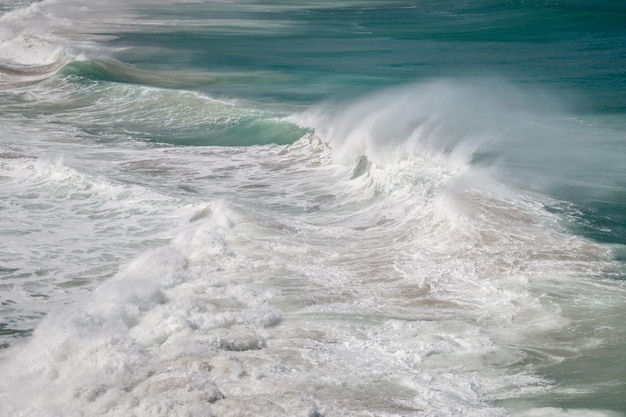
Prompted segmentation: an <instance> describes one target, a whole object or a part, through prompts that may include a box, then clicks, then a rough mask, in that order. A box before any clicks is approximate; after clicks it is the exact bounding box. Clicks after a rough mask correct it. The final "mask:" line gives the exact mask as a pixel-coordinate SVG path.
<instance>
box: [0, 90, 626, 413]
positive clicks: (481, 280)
mask: <svg viewBox="0 0 626 417" xmlns="http://www.w3.org/2000/svg"><path fill="white" fill-rule="evenodd" d="M387 99H388V101H387V102H385V101H384V100H383V101H382V103H386V106H381V101H380V98H378V99H377V100H378V102H377V103H375V104H374V105H372V104H371V103H368V102H364V103H357V104H356V105H355V106H352V107H350V106H347V107H346V111H345V113H336V114H335V115H336V116H335V119H331V120H330V122H329V121H328V118H322V119H311V117H316V116H306V117H308V119H306V120H308V121H309V122H310V121H311V120H314V121H315V120H319V122H316V123H327V124H325V125H324V126H327V128H324V129H321V128H316V129H315V130H314V131H312V132H311V133H309V134H307V135H305V136H304V137H303V138H301V139H300V140H299V141H297V142H295V143H294V144H292V145H281V146H278V145H267V146H257V147H233V148H221V147H205V148H193V147H189V148H168V147H152V148H151V147H145V148H141V147H135V148H129V149H126V150H125V149H124V148H120V149H118V150H117V151H116V152H117V153H116V155H115V159H116V160H117V161H118V164H117V165H116V168H114V169H113V168H112V167H111V166H109V167H108V168H106V170H105V172H107V175H108V176H110V177H113V178H117V181H130V180H131V179H132V181H134V182H135V183H143V182H145V184H150V183H153V181H150V180H149V178H150V177H152V176H153V175H155V173H159V176H160V178H161V179H162V181H161V183H160V184H158V185H156V186H155V185H154V184H153V185H152V186H151V188H152V191H151V193H155V194H154V196H153V197H152V199H151V201H150V202H149V203H148V206H150V205H155V207H157V206H161V205H163V209H162V210H163V211H154V212H144V213H142V212H140V211H137V208H138V207H141V206H144V205H145V204H146V203H145V202H144V201H141V199H139V200H137V201H133V200H128V198H129V196H130V195H132V194H130V195H128V194H125V196H126V197H124V199H123V201H120V202H119V204H121V205H120V206H119V207H116V205H117V204H118V203H115V202H112V203H113V206H112V207H111V210H112V211H111V213H110V214H111V216H112V219H113V220H115V218H116V217H117V218H119V220H120V221H122V222H126V223H125V225H124V223H120V225H119V227H120V228H121V229H122V230H123V228H124V227H126V228H128V227H129V225H131V224H134V223H135V222H136V221H139V222H145V221H147V220H148V219H150V218H152V216H153V214H154V215H156V216H157V217H154V220H155V221H156V220H157V219H158V217H159V216H163V215H166V218H167V213H170V214H169V215H171V216H173V217H171V218H170V220H169V221H168V222H170V224H171V221H172V220H174V223H175V224H177V225H175V226H173V227H170V228H166V229H163V230H164V231H166V232H167V233H172V236H173V238H172V239H171V240H170V241H169V243H165V242H164V243H158V242H155V244H153V245H150V244H148V246H152V249H142V250H143V253H142V254H140V255H139V256H138V257H136V259H135V260H133V261H130V262H128V263H126V264H125V265H124V266H122V267H121V268H120V270H119V272H118V273H117V274H116V275H115V276H114V277H112V278H110V279H108V280H106V281H105V282H103V283H101V284H99V285H97V287H96V288H95V290H93V291H90V292H89V293H87V294H85V295H84V296H78V295H76V296H75V298H74V300H73V301H72V302H71V303H68V304H67V305H65V306H57V307H56V308H54V311H51V312H50V314H49V315H48V317H46V318H45V319H44V320H42V321H41V323H40V324H39V326H38V327H37V329H36V330H35V332H34V334H33V336H32V337H31V338H30V339H29V340H28V341H27V344H25V345H22V344H17V345H15V346H14V347H12V348H9V349H6V350H4V351H3V361H2V363H1V365H0V366H2V373H3V375H7V378H5V379H4V380H3V381H2V382H1V383H0V384H2V385H0V393H1V394H0V402H1V403H2V411H1V413H4V414H3V415H7V416H9V415H10V416H25V415H43V416H57V415H63V416H71V415H76V416H83V415H85V416H87V415H102V416H126V415H137V416H178V415H180V416H183V415H184V416H196V415H197V416H200V415H217V416H230V415H232V416H243V415H250V416H251V415H275V416H277V415H285V416H287V415H309V416H314V415H354V416H365V415H390V416H391V415H416V416H418V415H419V416H422V415H423V416H430V415H433V416H434V415H437V416H442V415H443V416H461V415H463V416H472V415H475V416H504V415H508V414H509V411H507V409H505V408H503V407H502V406H498V405H496V404H497V403H498V402H499V401H505V400H510V399H515V398H516V397H519V396H522V397H523V396H525V395H531V394H538V393H542V392H550V390H556V392H558V389H559V387H558V386H553V382H552V381H550V380H548V379H546V378H544V377H542V376H541V375H540V373H538V372H537V369H538V367H539V366H540V365H544V364H550V363H559V362H562V361H567V360H570V359H572V358H576V357H578V356H581V355H584V354H585V352H591V351H593V349H596V348H597V347H598V346H601V345H602V344H603V343H604V338H605V337H606V335H607V334H609V333H611V332H615V331H617V329H618V328H619V326H620V323H621V319H622V318H621V317H620V316H619V315H615V314H612V315H611V314H609V313H610V312H612V311H615V308H616V306H618V305H620V304H621V303H623V300H624V295H626V294H625V293H624V288H623V286H621V285H619V283H616V282H615V281H609V280H605V279H604V278H603V276H606V275H607V274H610V272H611V271H612V269H614V268H616V266H615V265H614V262H613V260H612V253H611V251H610V249H609V248H608V247H605V246H602V245H598V244H594V243H592V242H589V241H586V240H585V239H583V238H580V237H576V236H574V235H572V234H570V233H569V232H568V231H567V230H565V229H564V227H563V225H562V224H561V221H560V218H559V217H558V216H557V215H556V214H553V213H551V212H550V211H548V210H546V207H547V205H549V204H551V203H553V202H551V201H550V199H549V198H548V197H546V196H540V195H536V194H533V193H528V192H521V191H519V190H516V189H514V188H511V187H510V186H507V185H505V184H502V183H500V182H498V181H497V180H496V179H494V178H493V177H492V176H491V175H490V171H489V170H485V169H476V168H474V167H472V165H471V163H470V160H471V154H472V153H471V152H465V151H463V152H459V151H456V150H457V149H468V148H465V147H464V141H466V140H468V139H466V138H464V137H463V135H462V134H461V132H462V131H461V130H454V129H455V128H456V127H457V126H465V125H467V123H469V121H468V122H467V123H463V122H458V121H457V122H454V123H452V124H451V126H452V128H451V129H452V131H453V132H456V134H457V136H454V135H450V130H449V129H448V130H446V129H434V128H430V127H429V128H428V129H427V131H428V135H426V136H420V135H419V134H418V133H419V132H423V130H420V128H421V126H422V124H421V123H422V120H423V119H422V118H421V117H415V116H414V113H410V117H407V116H406V113H402V112H393V111H386V110H385V111H384V112H383V113H382V114H383V115H382V116H380V117H379V118H374V119H372V118H370V117H365V116H368V114H369V113H367V112H368V111H370V110H369V109H377V108H385V109H391V110H393V109H394V106H395V105H396V103H397V100H396V99H397V96H396V95H395V94H393V93H392V94H388V96H387ZM365 100H368V98H366V99H365ZM414 100H419V99H418V98H414ZM363 108H365V109H367V111H366V112H365V113H360V114H359V112H361V109H363ZM403 108H406V102H405V103H404V104H403ZM414 108H417V109H423V108H425V107H423V108H422V107H420V106H416V107H414ZM317 114H319V113H317ZM346 115H347V116H346ZM298 117H299V118H302V117H304V116H298ZM394 117H397V118H398V119H397V120H394ZM435 120H436V121H441V120H443V119H442V118H441V117H439V116H438V118H435ZM381 123H382V124H381ZM303 124H304V123H303ZM311 125H313V123H311ZM329 132H330V133H329ZM384 132H389V134H390V135H393V141H392V142H393V143H395V147H394V146H391V145H387V142H385V143H378V142H376V141H377V140H378V139H377V138H379V137H381V135H382V134H383V133H384ZM416 132H418V133H416ZM424 137H425V138H426V139H423V138H424ZM439 138H440V140H441V142H439ZM480 139H481V138H480V135H479V132H478V131H477V130H473V131H472V133H471V135H469V142H470V144H472V143H474V141H475V140H476V141H477V142H480ZM131 149H132V152H129V151H130V150H131ZM94 155H95V154H94ZM98 155H100V156H101V157H104V159H105V160H107V159H109V158H112V157H113V155H112V156H107V154H106V153H104V152H100V153H98ZM6 161H8V162H5V164H10V165H11V164H16V163H19V164H23V163H24V162H25V161H21V160H20V159H19V158H17V159H16V158H10V159H6ZM93 161H96V159H95V158H94V159H93ZM102 163H105V164H106V162H105V161H103V162H99V163H96V164H95V166H93V167H92V169H94V170H96V171H98V170H99V169H104V166H105V165H102V168H98V165H99V164H102ZM65 164H76V166H82V167H86V166H87V165H86V164H85V163H81V162H79V160H78V159H77V160H75V161H74V160H70V161H68V162H65ZM11 166H13V165H11ZM30 166H31V167H33V168H35V167H37V166H39V168H38V169H39V172H40V173H44V174H45V170H50V169H51V170H52V174H53V175H51V176H49V177H48V174H46V177H45V181H50V179H52V180H55V181H60V182H61V184H64V185H63V187H67V186H68V185H69V186H70V187H74V188H76V187H78V189H77V190H76V191H73V193H74V194H75V195H76V196H79V195H80V194H81V193H84V192H87V190H88V192H89V193H91V194H93V198H102V197H104V196H105V195H108V194H109V193H111V192H112V193H113V194H115V193H117V191H115V190H116V189H119V188H117V187H119V186H114V187H113V188H111V189H110V191H105V194H102V192H103V191H99V190H100V186H98V185H97V182H96V180H95V179H94V178H90V177H84V176H83V175H81V174H78V173H76V172H75V171H73V170H72V169H68V168H66V167H65V166H64V165H61V164H59V163H52V164H50V163H44V164H43V165H42V162H37V163H36V165H32V163H31V165H30ZM28 167H29V165H28V164H26V171H25V172H26V177H25V178H26V180H27V181H31V182H32V181H33V178H36V177H33V173H31V172H29V169H32V168H28ZM148 167H149V168H150V169H148ZM42 168H43V169H44V171H42ZM21 169H24V168H21ZM174 171H176V172H177V175H175V176H173V175H168V174H167V173H168V172H174ZM17 172H18V171H15V173H14V174H13V178H15V179H13V180H11V181H13V182H19V181H21V180H18V179H17V178H19V177H20V176H21V175H23V174H18V173H17ZM48 178H50V179H48ZM67 181H69V183H68V182H67ZM77 181H78V182H77ZM85 181H87V184H89V185H81V184H85ZM107 181H110V180H107ZM181 181H184V188H180V185H181ZM76 183H77V184H78V185H71V184H76ZM46 184H47V185H45V186H46V187H51V184H49V183H46ZM122 184H123V183H122ZM38 186H40V185H38V184H37V183H33V184H31V185H30V186H29V187H38ZM54 187H55V186H52V190H51V191H50V190H49V191H48V193H50V192H52V193H54V192H56V191H54V190H55V188H54ZM109 187H110V186H107V188H109ZM124 188H125V187H124V186H121V189H119V190H120V191H121V190H122V189H124ZM81 190H82V191H81ZM140 190H141V189H139V190H138V189H135V188H131V189H129V190H128V191H131V192H132V193H136V192H141V191H140ZM168 194H171V196H168ZM99 195H101V196H102V197H98V196H99ZM174 196H177V197H174ZM46 199H47V201H48V202H50V203H53V204H54V201H53V199H51V198H50V195H49V196H48V197H46ZM78 200H80V198H78ZM58 204H67V203H60V202H59V203H58ZM70 204H72V203H70ZM80 204H81V203H76V205H74V204H72V206H71V207H79V206H80ZM107 204H110V203H107ZM125 207H126V208H127V209H129V210H131V212H132V215H131V216H130V217H124V216H123V213H125V210H126V209H125ZM181 208H183V210H181ZM71 210H74V209H71ZM83 210H87V211H90V210H92V209H90V208H89V207H85V208H83ZM115 213H119V215H121V217H120V216H119V215H116V214H115ZM160 213H161V214H160ZM157 224H158V223H157ZM144 225H145V227H146V230H152V229H153V227H154V226H150V224H148V223H144ZM172 229H175V230H177V231H176V232H175V233H173V232H172ZM111 233H112V234H110V237H111V238H112V239H113V240H115V241H119V242H123V241H125V240H126V239H125V238H124V237H122V236H118V235H116V234H115V233H113V232H111ZM150 234H152V235H154V232H150ZM90 236H91V237H90ZM96 236H97V235H93V234H91V233H90V232H88V233H87V234H86V235H85V236H84V239H86V240H89V239H92V238H95V237H96ZM111 244H114V243H111ZM144 247H145V246H144ZM97 250H98V251H99V250H101V249H97ZM78 256H81V255H80V254H79V255H78ZM85 259H86V258H85ZM90 262H92V261H90ZM600 317H602V320H601V323H602V325H601V326H599V325H598V320H599V318H600ZM610 317H612V318H610ZM511 407H512V409H511V412H513V413H516V412H517V411H515V405H513V406H511ZM576 412H577V411H572V412H570V411H568V410H559V409H550V408H536V409H531V410H529V409H528V408H526V409H524V408H522V409H521V410H520V411H519V413H518V414H519V415H522V416H527V415H576ZM593 412H594V413H596V414H598V415H612V414H610V413H605V412H602V411H599V410H596V411H593ZM550 413H552V414H550ZM572 413H573V414H572Z"/></svg>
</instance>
